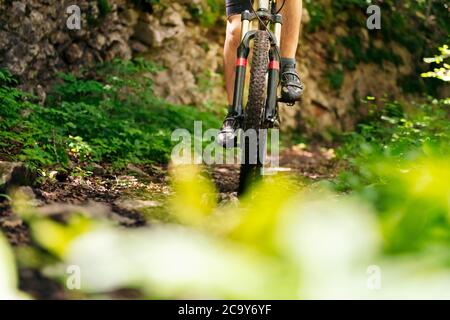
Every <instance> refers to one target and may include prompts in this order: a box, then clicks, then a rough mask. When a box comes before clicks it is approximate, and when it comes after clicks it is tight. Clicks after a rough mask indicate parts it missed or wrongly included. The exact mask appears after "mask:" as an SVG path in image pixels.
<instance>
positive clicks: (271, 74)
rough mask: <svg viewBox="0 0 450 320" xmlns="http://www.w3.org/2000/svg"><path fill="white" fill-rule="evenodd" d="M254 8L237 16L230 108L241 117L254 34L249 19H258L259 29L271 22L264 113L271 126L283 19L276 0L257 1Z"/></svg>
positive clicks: (278, 79)
mask: <svg viewBox="0 0 450 320" xmlns="http://www.w3.org/2000/svg"><path fill="white" fill-rule="evenodd" d="M257 3H258V7H257V9H256V10H255V12H250V11H248V10H246V11H244V12H243V13H242V15H241V43H240V45H239V48H238V52H237V60H236V78H235V83H234V97H233V110H234V111H235V112H236V113H237V115H238V118H239V119H242V118H243V116H244V110H243V96H244V84H245V74H246V71H247V59H248V55H249V53H250V42H251V41H252V40H253V38H254V37H255V33H256V30H250V25H251V22H252V21H254V20H258V21H259V30H266V27H265V26H264V25H263V23H264V24H266V25H267V24H268V23H269V22H270V23H271V24H273V26H274V27H273V31H271V30H267V31H268V32H269V33H270V39H271V48H270V51H269V66H268V83H267V98H266V107H265V112H264V113H265V114H264V119H263V121H264V123H265V124H266V125H268V126H269V127H271V126H272V125H273V123H274V122H275V121H276V119H277V88H278V84H279V82H280V61H279V55H278V54H277V52H279V50H280V38H281V28H282V24H283V19H282V16H281V15H280V14H278V13H277V6H276V0H257Z"/></svg>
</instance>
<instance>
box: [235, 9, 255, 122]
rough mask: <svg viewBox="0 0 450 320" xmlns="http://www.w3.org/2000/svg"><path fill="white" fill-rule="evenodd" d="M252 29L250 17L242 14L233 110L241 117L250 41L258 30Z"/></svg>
mask: <svg viewBox="0 0 450 320" xmlns="http://www.w3.org/2000/svg"><path fill="white" fill-rule="evenodd" d="M249 29H250V17H249V15H248V14H243V15H242V26H241V44H240V45H239V48H238V51H237V59H236V73H235V80H234V95H233V111H234V112H235V113H237V115H238V117H239V118H241V117H242V116H243V114H244V110H243V106H242V105H243V97H244V86H245V73H246V71H247V59H248V55H249V52H250V41H251V40H252V39H253V38H254V37H255V33H256V31H254V30H252V31H249Z"/></svg>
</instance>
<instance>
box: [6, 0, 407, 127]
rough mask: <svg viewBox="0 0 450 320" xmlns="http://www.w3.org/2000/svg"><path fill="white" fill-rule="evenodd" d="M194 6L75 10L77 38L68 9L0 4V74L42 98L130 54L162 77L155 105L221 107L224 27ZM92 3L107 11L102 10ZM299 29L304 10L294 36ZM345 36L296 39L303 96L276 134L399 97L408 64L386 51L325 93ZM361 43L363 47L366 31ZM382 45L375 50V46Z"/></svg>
mask: <svg viewBox="0 0 450 320" xmlns="http://www.w3.org/2000/svg"><path fill="white" fill-rule="evenodd" d="M201 1H202V0H195V1H190V0H177V1H169V0H160V1H159V3H160V5H159V6H157V7H155V8H152V12H144V11H143V10H138V9H137V8H136V7H135V6H134V3H136V1H131V0H130V1H126V0H108V1H87V0H79V1H77V2H76V3H77V5H79V6H80V8H81V12H82V24H81V29H80V30H69V29H68V28H67V26H66V20H67V18H68V14H67V13H66V9H67V7H68V6H69V5H70V4H72V3H73V2H72V1H69V0H62V1H56V0H33V1H25V0H18V1H7V2H5V1H3V2H0V12H1V13H2V14H1V15H0V67H6V68H8V69H10V70H11V71H12V72H13V73H14V74H15V75H16V76H17V77H18V78H19V79H20V80H21V82H22V83H23V84H24V87H25V88H26V89H28V90H31V91H34V93H37V94H38V95H39V96H43V97H45V88H43V86H44V84H48V83H51V82H49V80H51V79H53V78H54V76H55V74H56V73H57V72H58V71H76V70H78V69H79V68H80V67H81V66H84V65H90V64H92V63H94V62H101V61H107V60H111V59H113V58H122V59H128V58H130V57H132V55H136V54H139V55H142V56H144V57H146V58H148V59H150V60H152V61H155V62H156V63H157V64H159V65H161V66H162V67H163V70H162V71H160V72H158V73H157V74H154V75H153V79H152V80H153V82H154V86H153V89H154V91H155V93H156V94H157V95H158V96H160V97H162V98H164V99H166V100H168V101H170V102H172V103H177V104H187V105H195V106H197V107H199V108H203V109H208V108H209V107H210V106H225V105H226V99H225V90H224V85H223V79H222V77H223V75H222V71H223V65H222V46H223V42H224V31H225V22H226V20H225V17H223V18H222V19H219V22H218V23H217V24H216V26H214V28H210V29H208V28H205V27H201V26H200V25H199V23H198V20H197V19H196V17H194V16H192V10H189V9H190V8H192V6H193V5H197V4H200V3H201ZM100 3H103V4H104V3H108V4H109V5H108V7H106V8H105V6H104V5H103V6H99V4H100ZM5 12H7V13H8V14H3V13H5ZM309 20H310V19H309V14H308V11H307V10H306V9H304V12H303V26H306V25H307V24H308V22H309ZM351 32H352V31H350V30H348V29H346V27H345V26H342V27H339V28H337V29H336V30H335V34H329V33H327V32H325V31H318V32H315V33H306V32H303V34H302V37H301V39H300V43H301V45H300V50H299V52H298V57H297V58H298V59H297V60H298V61H299V70H300V71H301V74H302V77H303V80H304V82H305V84H306V91H305V95H304V99H303V103H302V104H301V105H298V106H296V107H294V108H287V107H283V108H282V109H281V115H282V120H283V121H282V123H283V125H284V126H285V127H288V128H291V129H293V130H301V131H303V132H307V133H309V134H315V133H319V134H321V135H326V134H327V132H329V131H333V130H337V131H343V130H344V131H345V130H349V129H351V128H352V126H353V125H354V122H355V119H357V118H358V117H357V115H358V114H361V113H364V108H360V107H359V106H360V100H361V98H364V97H365V96H367V95H371V96H376V97H381V96H384V95H385V94H386V93H387V94H388V95H389V96H391V97H394V98H396V99H400V100H401V99H402V98H404V97H405V95H404V94H403V93H402V92H401V90H400V89H399V86H398V85H397V79H398V78H399V77H400V76H406V75H408V74H410V73H411V66H413V65H414V63H413V62H414V61H412V55H411V54H410V53H409V52H408V51H407V50H405V49H404V48H403V47H401V46H397V45H395V44H390V47H389V48H388V50H389V51H392V52H395V53H396V54H397V55H398V56H400V57H401V58H402V60H403V64H401V65H398V66H397V65H394V64H392V63H389V62H385V63H384V64H383V66H380V65H375V64H359V65H358V66H357V67H356V68H355V69H354V70H345V72H343V74H342V77H343V78H342V79H341V80H342V81H341V82H342V84H341V85H340V87H339V88H331V87H330V85H329V82H328V80H327V76H328V73H329V71H330V70H329V64H330V60H329V59H330V56H329V52H328V50H329V48H330V42H333V41H335V39H336V38H337V36H347V35H349V34H350V33H351ZM361 34H362V35H363V39H364V45H367V44H368V39H369V34H368V32H367V30H361ZM385 45H386V44H384V43H382V42H378V43H377V42H375V46H379V47H382V46H385ZM41 100H42V99H41Z"/></svg>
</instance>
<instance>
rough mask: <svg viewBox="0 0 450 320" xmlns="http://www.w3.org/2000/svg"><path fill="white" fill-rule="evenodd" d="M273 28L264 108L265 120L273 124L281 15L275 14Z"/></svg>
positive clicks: (277, 80)
mask: <svg viewBox="0 0 450 320" xmlns="http://www.w3.org/2000/svg"><path fill="white" fill-rule="evenodd" d="M274 19H275V30H274V34H273V36H272V44H271V48H270V51H269V71H268V73H269V79H268V83H267V100H266V109H265V121H266V123H268V124H269V125H271V124H273V123H274V122H275V121H276V118H277V89H278V85H279V83H280V61H279V56H278V54H277V52H280V38H281V26H282V17H281V15H275V16H274Z"/></svg>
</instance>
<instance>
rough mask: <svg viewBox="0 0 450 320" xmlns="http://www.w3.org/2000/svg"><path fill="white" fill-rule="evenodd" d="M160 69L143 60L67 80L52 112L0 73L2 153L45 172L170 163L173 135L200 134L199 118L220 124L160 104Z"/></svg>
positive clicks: (49, 103)
mask: <svg viewBox="0 0 450 320" xmlns="http://www.w3.org/2000/svg"><path fill="white" fill-rule="evenodd" d="M157 70H158V69H157V67H155V65H154V64H152V63H150V62H147V61H144V60H142V59H136V60H133V61H114V62H111V63H106V64H102V65H98V66H96V67H95V68H92V69H89V70H85V71H84V72H82V74H81V75H78V76H75V75H73V74H61V75H60V78H61V81H60V83H59V84H57V85H55V86H54V88H53V90H52V92H51V93H50V95H49V96H48V97H47V99H46V102H45V106H41V105H39V104H37V103H35V102H34V101H36V98H35V97H32V96H30V95H29V94H26V93H24V92H22V91H20V90H19V89H17V88H16V85H17V84H16V82H15V80H14V78H13V77H12V76H11V75H10V74H9V73H8V72H7V71H5V70H0V101H1V108H0V119H1V122H0V149H1V150H2V154H4V155H8V156H9V159H6V160H21V161H26V162H27V163H28V164H31V165H34V166H40V167H42V166H51V165H60V166H62V167H68V166H70V165H71V163H72V164H73V163H88V162H97V163H98V162H108V163H112V164H114V165H116V166H118V167H120V166H124V165H126V164H128V163H151V162H165V161H167V159H168V156H169V154H170V152H171V149H172V146H173V144H172V142H171V139H170V138H171V133H172V131H173V130H175V129H176V128H187V129H191V130H193V122H194V120H198V121H203V125H204V126H205V127H206V128H211V127H217V126H218V120H217V119H216V118H215V116H214V115H212V114H209V113H202V112H200V111H198V110H197V109H195V108H193V107H189V106H178V105H172V104H169V103H167V102H165V101H164V100H162V99H160V98H157V97H156V96H155V95H154V93H153V91H152V88H151V85H152V82H151V80H150V75H151V73H153V72H156V71H157Z"/></svg>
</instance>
